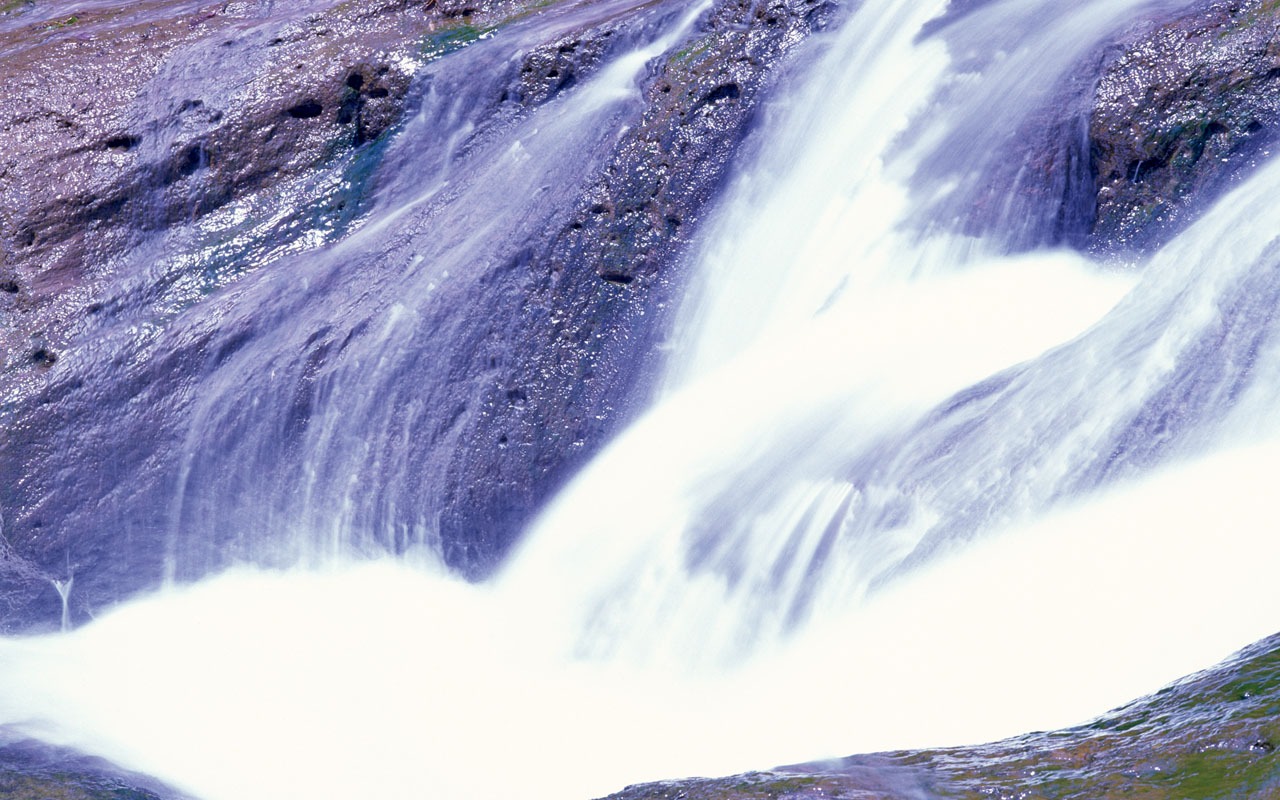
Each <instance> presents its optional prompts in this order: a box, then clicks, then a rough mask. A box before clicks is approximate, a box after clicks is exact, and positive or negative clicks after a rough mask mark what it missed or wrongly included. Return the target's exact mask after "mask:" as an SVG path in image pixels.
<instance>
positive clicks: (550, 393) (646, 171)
mask: <svg viewBox="0 0 1280 800" xmlns="http://www.w3.org/2000/svg"><path fill="white" fill-rule="evenodd" d="M831 11H832V7H831V6H829V5H824V4H822V3H820V2H814V1H813V0H772V1H771V2H767V3H748V2H739V1H738V0H731V1H730V2H722V3H719V4H717V5H716V6H715V7H714V9H713V10H712V12H711V13H710V15H709V16H708V17H707V18H706V19H705V20H703V21H702V22H701V23H700V24H699V28H698V30H697V31H695V32H694V33H693V34H692V36H691V37H690V40H689V41H688V42H687V43H686V44H685V45H683V46H682V47H681V48H680V49H678V50H677V51H676V52H675V53H673V54H671V55H669V56H668V57H665V58H664V59H662V60H661V61H660V62H659V63H658V64H657V65H656V68H654V69H653V70H652V74H651V76H650V77H649V78H648V80H647V81H646V82H645V85H644V87H643V91H644V100H645V106H646V107H645V110H644V113H643V116H642V118H641V120H640V121H639V122H638V124H636V125H635V126H634V127H632V128H631V129H630V130H629V131H628V132H627V134H626V135H625V136H624V137H623V138H622V140H621V142H620V143H619V144H618V146H617V148H616V150H615V151H614V155H613V157H612V159H611V161H610V162H609V163H608V164H607V165H606V166H605V168H604V170H603V171H602V172H601V174H599V175H598V176H597V177H596V178H595V179H594V180H593V182H592V184H591V185H590V186H589V187H588V188H587V190H586V191H585V193H584V196H583V197H582V198H581V200H580V201H579V202H578V203H577V205H576V207H574V208H571V209H567V213H566V214H565V215H564V216H563V217H562V220H561V222H560V223H559V224H558V226H557V227H554V228H552V229H551V230H549V231H548V232H547V235H546V237H545V238H544V239H542V240H540V241H533V242H530V243H529V248H528V250H527V251H526V252H525V253H523V254H522V256H521V257H520V258H519V259H518V261H519V262H520V264H519V265H518V267H517V268H516V269H513V270H508V271H505V272H503V273H502V274H501V275H499V276H497V277H496V280H497V281H499V282H500V284H499V288H498V291H499V294H500V295H501V296H505V297H508V298H510V299H511V301H512V305H513V307H512V308H511V309H510V311H509V314H510V317H509V318H510V319H511V322H510V323H509V325H508V327H507V328H506V329H505V330H504V331H503V332H502V337H503V340H504V342H505V343H506V344H505V346H504V347H502V348H500V349H502V350H503V351H504V352H506V353H511V354H516V355H517V357H515V358H512V359H511V361H510V364H509V369H508V370H507V371H506V372H505V373H504V375H503V380H502V381H501V383H500V385H498V386H497V387H495V388H494V389H492V390H491V394H490V396H488V397H486V398H484V399H483V400H482V406H483V411H484V413H482V414H479V415H476V416H475V417H474V418H473V419H472V420H471V422H470V423H469V425H468V429H467V430H466V431H465V433H464V434H463V436H462V445H461V446H460V447H459V448H458V450H457V451H456V457H455V458H454V459H453V460H452V462H451V468H450V470H449V472H448V474H447V476H446V491H447V493H448V499H447V501H446V502H445V503H444V512H443V514H442V516H441V523H440V524H441V536H442V539H443V544H444V552H445V557H446V559H447V560H448V561H449V563H450V564H451V565H452V566H454V567H456V568H458V569H460V570H462V571H463V572H465V573H467V574H470V575H473V576H476V577H480V576H483V575H485V574H486V573H487V572H488V571H489V570H491V569H492V568H493V567H494V566H496V564H497V563H498V560H499V559H500V558H501V557H502V556H503V554H504V553H505V552H506V551H507V549H508V548H509V547H510V545H511V544H512V542H513V541H514V540H515V537H516V535H517V534H518V532H519V531H520V529H521V528H522V527H523V525H524V524H525V522H527V521H528V520H529V519H530V518H531V517H532V515H533V513H534V512H535V511H536V510H537V509H538V507H539V506H540V504H541V503H542V502H544V501H545V500H546V499H547V498H548V497H549V495H550V494H551V492H552V491H554V490H555V489H556V488H558V487H559V485H560V484H561V483H563V481H564V480H565V479H566V478H567V477H568V475H569V474H570V473H571V472H572V471H573V470H574V469H576V468H577V467H578V466H580V465H581V464H583V463H585V461H586V460H587V458H588V457H589V456H590V455H591V454H593V453H594V452H595V451H596V449H597V448H598V447H599V446H600V444H602V443H603V442H604V441H605V440H606V439H607V438H608V436H609V435H610V434H611V433H612V432H613V431H614V430H616V429H617V427H618V426H619V425H620V424H621V423H622V422H623V421H625V420H626V419H627V418H628V416H629V415H630V414H634V413H635V412H636V411H637V410H638V408H639V407H640V406H641V405H642V399H643V397H644V396H645V390H644V380H645V376H646V374H647V373H648V372H650V371H651V370H652V367H653V366H654V363H655V361H654V358H655V353H656V349H657V346H658V345H659V343H660V341H661V338H662V337H663V336H664V335H665V333H666V329H667V324H666V318H667V312H668V311H669V310H670V309H671V308H672V307H673V306H674V303H675V301H676V299H677V298H678V296H679V290H680V287H681V286H682V281H681V274H680V270H679V265H680V257H681V255H682V254H683V253H684V251H685V247H686V245H687V244H688V242H689V241H690V238H691V236H692V234H693V231H694V230H696V228H697V226H698V224H699V223H700V222H701V220H702V216H703V213H704V209H705V208H706V207H707V206H708V205H709V203H710V201H711V200H712V199H713V198H714V197H715V195H716V192H717V191H718V189H719V188H720V186H721V184H722V183H723V182H724V180H725V179H726V176H727V171H728V168H729V165H730V164H731V163H732V161H733V159H734V157H735V155H736V154H737V152H738V150H739V147H740V145H741V143H742V142H743V140H744V139H745V138H746V136H747V135H748V133H749V132H750V130H751V123H752V119H753V113H754V110H755V108H756V106H757V104H758V101H759V98H760V97H761V95H762V93H763V92H764V90H765V88H766V87H767V86H768V83H769V80H770V79H771V77H772V75H773V73H774V71H775V70H776V69H777V68H778V67H779V65H780V64H781V63H782V62H783V59H784V57H785V55H786V54H787V52H788V51H789V50H790V49H791V48H792V47H794V45H796V44H797V43H799V42H800V41H802V40H803V39H804V38H805V37H806V36H807V35H808V34H809V33H811V32H812V31H814V30H816V29H817V28H818V27H819V26H821V25H822V24H823V23H824V22H825V20H826V19H827V15H828V14H829V13H830V12H831ZM576 47H578V45H577V44H575V42H573V41H567V42H560V43H557V44H556V46H555V54H554V55H552V54H551V53H545V54H539V55H538V56H537V57H536V58H534V59H531V60H530V63H529V66H532V67H534V69H535V70H537V71H538V72H539V73H540V74H542V75H544V76H550V73H551V72H553V71H559V72H560V75H559V77H555V76H552V80H563V79H564V78H565V76H566V74H568V75H571V74H572V73H569V72H567V70H565V69H564V68H563V67H557V66H556V62H555V60H554V59H555V58H556V57H562V56H564V55H565V54H566V51H568V52H572V49H573V48H576ZM531 274H532V276H533V278H532V280H531V281H529V276H530V275H531ZM526 281H529V282H528V283H525V287H526V288H523V289H521V288H518V287H519V285H520V284H521V283H523V282H526ZM507 314H508V312H506V311H505V310H500V311H498V312H497V315H498V316H501V317H507ZM548 376H552V377H551V379H548ZM638 399H639V400H640V401H641V402H637V400H638ZM495 443H496V444H497V445H498V446H499V447H500V448H503V449H510V450H512V451H514V452H517V453H523V454H525V455H524V456H521V457H516V458H500V459H494V458H493V457H492V455H491V454H492V452H493V450H494V444H495Z"/></svg>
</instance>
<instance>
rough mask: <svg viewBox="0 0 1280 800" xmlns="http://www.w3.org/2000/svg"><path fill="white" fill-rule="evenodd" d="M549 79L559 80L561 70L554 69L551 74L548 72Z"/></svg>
mask: <svg viewBox="0 0 1280 800" xmlns="http://www.w3.org/2000/svg"><path fill="white" fill-rule="evenodd" d="M547 77H548V78H559V77H560V70H558V69H552V70H551V71H550V72H548V73H547Z"/></svg>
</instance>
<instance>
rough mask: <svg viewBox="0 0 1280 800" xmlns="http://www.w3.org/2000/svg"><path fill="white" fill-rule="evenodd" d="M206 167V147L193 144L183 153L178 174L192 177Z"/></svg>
mask: <svg viewBox="0 0 1280 800" xmlns="http://www.w3.org/2000/svg"><path fill="white" fill-rule="evenodd" d="M203 166H204V145H201V144H193V145H191V146H190V147H188V148H187V149H186V150H184V151H183V152H182V159H181V161H180V162H179V163H178V172H179V173H181V174H182V175H183V176H187V175H191V174H193V173H195V171H196V170H198V169H200V168H201V167H203Z"/></svg>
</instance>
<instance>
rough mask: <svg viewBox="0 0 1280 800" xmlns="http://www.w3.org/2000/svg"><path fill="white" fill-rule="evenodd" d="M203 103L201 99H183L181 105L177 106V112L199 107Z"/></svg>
mask: <svg viewBox="0 0 1280 800" xmlns="http://www.w3.org/2000/svg"><path fill="white" fill-rule="evenodd" d="M203 105H204V101H203V100H183V101H182V105H181V106H179V107H178V113H179V114H181V113H182V112H184V111H191V110H192V109H195V108H200V107H201V106H203Z"/></svg>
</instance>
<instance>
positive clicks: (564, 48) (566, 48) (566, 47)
mask: <svg viewBox="0 0 1280 800" xmlns="http://www.w3.org/2000/svg"><path fill="white" fill-rule="evenodd" d="M577 49H578V43H577V42H569V43H568V44H562V45H560V46H559V47H557V48H556V52H558V53H572V52H573V51H574V50H577Z"/></svg>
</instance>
